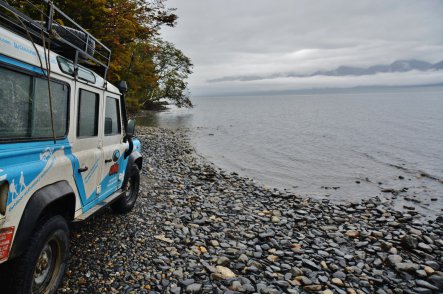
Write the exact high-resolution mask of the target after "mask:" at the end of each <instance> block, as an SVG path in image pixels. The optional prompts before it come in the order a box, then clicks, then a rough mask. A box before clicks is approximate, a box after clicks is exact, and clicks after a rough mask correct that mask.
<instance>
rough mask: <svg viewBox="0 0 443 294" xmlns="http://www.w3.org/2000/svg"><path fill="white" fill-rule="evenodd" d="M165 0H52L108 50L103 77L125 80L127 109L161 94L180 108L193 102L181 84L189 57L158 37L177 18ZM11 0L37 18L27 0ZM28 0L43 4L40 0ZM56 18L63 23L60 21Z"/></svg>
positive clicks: (157, 98)
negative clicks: (105, 70) (106, 69)
mask: <svg viewBox="0 0 443 294" xmlns="http://www.w3.org/2000/svg"><path fill="white" fill-rule="evenodd" d="M166 1H167V0H75V1H67V0H54V4H56V5H57V6H58V7H59V8H60V9H61V10H62V11H63V12H65V13H66V14H67V15H68V16H70V17H71V18H72V19H74V20H75V21H76V22H77V23H78V24H80V25H81V26H82V27H83V28H85V29H86V30H87V31H89V32H90V33H91V34H92V35H93V36H95V37H96V38H97V39H99V40H100V41H101V42H102V43H104V44H105V45H106V46H107V47H109V48H110V49H111V51H112V60H111V64H110V67H109V72H108V76H107V79H108V80H109V81H110V82H111V83H116V82H118V81H119V80H126V81H127V82H128V84H129V92H128V94H127V100H128V108H129V110H132V111H135V110H137V109H139V108H140V107H141V106H143V105H145V106H146V105H147V103H146V101H151V102H152V101H158V100H160V99H162V98H168V99H169V100H170V101H172V102H173V103H175V104H176V105H177V106H179V107H188V106H192V103H191V101H190V100H189V93H188V90H187V82H186V79H187V78H188V76H189V75H190V74H191V68H192V64H191V61H190V59H189V58H188V57H186V56H185V55H184V54H183V53H182V52H181V51H180V50H178V49H176V48H175V47H174V45H173V44H171V43H169V42H166V41H163V40H161V38H160V28H161V27H162V26H165V25H166V26H170V27H174V26H175V24H176V22H177V15H176V14H175V9H171V8H168V7H167V6H166V5H165V3H166ZM10 2H11V3H13V5H14V6H16V7H19V8H20V9H21V10H22V11H24V12H26V13H28V14H29V15H32V16H33V17H34V18H35V19H39V18H40V17H39V16H40V12H38V10H36V9H35V7H36V6H35V5H34V6H32V5H29V0H26V1H25V0H10ZM32 2H33V3H40V4H38V5H37V6H41V7H40V8H43V5H42V4H41V0H32ZM27 10H28V11H27ZM36 12H37V13H36ZM55 17H56V18H57V15H56V16H55ZM55 21H56V22H58V23H59V24H61V25H64V24H63V23H62V20H59V19H55Z"/></svg>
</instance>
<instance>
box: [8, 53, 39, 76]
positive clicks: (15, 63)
mask: <svg viewBox="0 0 443 294" xmlns="http://www.w3.org/2000/svg"><path fill="white" fill-rule="evenodd" d="M0 61H1V62H4V63H6V64H9V65H13V66H16V67H20V68H23V69H26V70H29V71H33V72H35V73H38V74H40V75H42V74H45V73H46V71H43V70H42V69H41V68H40V67H37V66H33V65H30V64H27V63H24V62H21V61H18V60H15V59H12V58H9V57H6V56H4V55H1V54H0Z"/></svg>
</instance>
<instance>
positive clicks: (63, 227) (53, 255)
mask: <svg viewBox="0 0 443 294" xmlns="http://www.w3.org/2000/svg"><path fill="white" fill-rule="evenodd" d="M68 248H69V229H68V225H67V223H66V220H65V219H64V218H63V217H61V216H54V217H51V218H49V219H46V220H45V221H42V222H41V223H40V226H39V227H38V228H37V230H36V231H35V233H34V235H33V236H32V238H31V240H30V242H29V244H28V247H27V249H26V250H25V252H24V254H23V255H22V256H20V257H19V258H17V259H16V260H13V261H12V264H11V270H10V272H9V274H10V275H11V282H12V285H11V287H10V289H11V292H10V293H20V294H30V293H32V294H43V293H44V294H52V293H55V292H56V291H57V289H58V287H59V285H60V284H61V281H62V279H63V275H64V273H65V268H66V261H67V257H68Z"/></svg>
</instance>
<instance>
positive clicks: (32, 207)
mask: <svg viewBox="0 0 443 294" xmlns="http://www.w3.org/2000/svg"><path fill="white" fill-rule="evenodd" d="M75 204H76V203H75V193H74V190H73V189H72V187H71V186H70V185H69V183H68V182H67V181H60V182H56V183H53V184H50V185H48V186H45V187H43V188H41V189H40V190H38V191H36V192H35V193H34V194H33V195H32V196H31V198H30V199H29V201H28V203H27V204H26V207H25V209H24V211H23V214H22V217H21V219H20V223H19V226H18V228H17V232H16V235H15V238H14V243H13V244H12V248H11V252H10V254H9V259H12V258H15V257H17V256H20V255H21V254H22V253H23V252H24V250H25V249H26V245H27V243H28V241H29V240H30V238H31V237H32V234H33V232H34V229H35V228H36V226H37V225H38V221H39V220H40V219H41V218H42V217H44V216H45V215H56V214H59V215H61V216H62V217H64V218H65V219H66V220H67V221H68V222H69V221H71V220H73V219H74V214H75Z"/></svg>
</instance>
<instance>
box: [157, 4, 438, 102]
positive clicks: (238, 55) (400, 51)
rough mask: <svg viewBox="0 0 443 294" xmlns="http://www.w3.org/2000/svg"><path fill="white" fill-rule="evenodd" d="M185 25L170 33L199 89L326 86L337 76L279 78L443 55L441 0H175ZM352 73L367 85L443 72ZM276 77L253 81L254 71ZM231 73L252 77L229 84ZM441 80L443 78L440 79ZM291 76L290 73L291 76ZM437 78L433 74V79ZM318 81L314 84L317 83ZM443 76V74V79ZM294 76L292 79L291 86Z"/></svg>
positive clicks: (200, 91)
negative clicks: (188, 61) (187, 59)
mask: <svg viewBox="0 0 443 294" xmlns="http://www.w3.org/2000/svg"><path fill="white" fill-rule="evenodd" d="M168 3H169V6H171V7H177V8H178V11H177V13H178V15H179V17H180V19H179V24H178V26H177V27H176V28H173V29H164V30H163V35H164V37H165V38H166V39H167V40H170V41H172V42H174V43H175V44H176V45H177V47H179V48H180V49H182V50H183V51H184V52H185V53H186V54H187V55H188V56H190V57H191V58H192V60H193V62H194V64H195V68H194V71H195V73H194V75H193V76H192V78H191V80H190V85H191V91H192V92H193V93H194V94H200V95H204V94H211V93H219V92H220V93H222V92H223V91H226V92H232V90H235V89H237V90H239V91H240V90H241V91H251V92H254V91H257V90H259V89H266V88H278V87H287V86H291V87H293V88H300V86H302V85H304V86H305V87H324V86H326V85H331V84H334V82H337V80H336V79H334V78H335V77H322V78H321V79H318V78H314V77H312V78H303V79H300V78H298V79H297V78H296V77H288V78H284V77H282V78H279V76H280V75H281V76H284V75H285V74H287V73H294V72H297V73H300V74H306V73H312V72H315V71H317V70H330V69H333V68H336V67H338V66H341V65H348V66H360V67H367V66H371V65H374V64H389V63H391V62H393V61H395V60H398V59H411V58H415V59H421V60H425V61H428V62H432V63H435V62H438V61H440V60H442V59H443V53H442V52H443V19H442V17H441V16H442V15H443V2H442V1H440V0H428V1H421V0H415V1H410V0H402V1H393V0H391V1H386V0H360V1H353V0H335V1H327V0H320V1H309V0H276V1H272V2H271V1H264V0H242V1H238V0H223V1H216V0H186V1H183V0H169V1H168ZM391 75H392V78H390V77H388V76H389V75H387V76H386V75H385V76H383V75H381V76H382V77H383V79H386V81H384V80H383V79H380V76H379V75H377V77H374V76H371V77H365V78H366V79H368V80H367V81H366V80H364V78H362V77H359V78H358V79H354V78H349V79H345V80H347V81H346V82H345V80H344V81H343V83H344V84H349V86H356V85H359V84H360V83H364V84H365V85H367V84H371V81H372V84H375V83H374V82H375V81H377V82H379V83H383V84H386V83H391V82H394V81H395V82H396V83H398V84H402V85H403V84H408V83H410V82H413V81H414V80H413V79H412V78H409V77H413V76H415V77H416V76H417V75H419V76H420V78H419V80H420V81H423V82H425V83H432V82H433V81H434V79H435V78H436V77H438V76H439V74H436V73H434V74H423V73H406V74H391ZM263 76H266V77H269V76H272V77H274V78H273V79H272V80H266V81H254V82H252V81H250V79H248V77H263ZM223 77H244V78H243V80H241V81H226V82H223V83H222V85H214V84H211V83H208V82H207V81H208V80H217V79H220V78H223ZM439 78H441V76H440V77H439ZM287 79H290V81H288V80H287ZM427 79H429V80H427ZM309 80H310V82H309ZM442 81H443V79H441V80H440V82H442ZM286 82H288V83H287V84H286Z"/></svg>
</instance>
